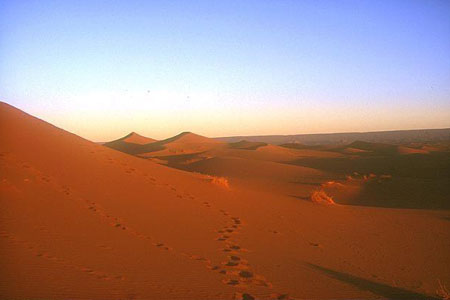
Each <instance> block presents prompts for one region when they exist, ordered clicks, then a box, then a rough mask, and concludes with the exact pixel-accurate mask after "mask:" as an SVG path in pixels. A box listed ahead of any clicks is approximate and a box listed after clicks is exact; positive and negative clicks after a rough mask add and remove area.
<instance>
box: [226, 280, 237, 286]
mask: <svg viewBox="0 0 450 300" xmlns="http://www.w3.org/2000/svg"><path fill="white" fill-rule="evenodd" d="M226 284H228V285H238V284H239V280H236V279H229V280H227V281H226Z"/></svg>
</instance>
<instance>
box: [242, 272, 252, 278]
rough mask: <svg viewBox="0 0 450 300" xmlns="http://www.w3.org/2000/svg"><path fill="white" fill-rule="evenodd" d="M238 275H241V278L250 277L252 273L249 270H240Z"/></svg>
mask: <svg viewBox="0 0 450 300" xmlns="http://www.w3.org/2000/svg"><path fill="white" fill-rule="evenodd" d="M239 276H241V277H243V278H252V277H253V273H252V272H250V271H240V272H239Z"/></svg>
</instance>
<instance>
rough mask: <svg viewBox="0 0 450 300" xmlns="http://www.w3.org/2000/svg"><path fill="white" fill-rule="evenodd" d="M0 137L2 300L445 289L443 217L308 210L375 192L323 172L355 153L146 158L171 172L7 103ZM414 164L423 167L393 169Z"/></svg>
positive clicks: (411, 295)
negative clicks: (316, 197)
mask: <svg viewBox="0 0 450 300" xmlns="http://www.w3.org/2000/svg"><path fill="white" fill-rule="evenodd" d="M0 125H1V127H0V129H1V134H0V168H1V172H0V201H1V208H2V210H1V214H0V217H1V219H0V225H1V231H0V241H1V242H0V257H1V261H0V263H1V278H2V280H1V281H0V298H2V299H349V298H352V299H379V298H401V299H433V298H437V297H438V296H437V294H436V291H437V290H438V289H439V285H440V284H441V285H443V286H447V287H448V286H450V272H449V268H448V266H449V265H450V254H449V253H450V223H449V219H450V214H449V211H448V210H443V209H441V210H425V209H420V210H419V209H417V210H410V209H402V208H399V207H400V206H399V207H397V208H375V207H371V206H347V205H320V204H316V203H313V202H311V201H310V198H309V195H310V194H311V193H312V192H314V191H317V190H327V189H328V190H327V191H328V192H330V193H331V192H333V191H336V189H333V188H332V187H333V183H330V181H332V180H335V181H336V182H338V181H339V182H340V183H341V184H342V185H343V186H345V184H347V186H349V187H352V188H353V187H354V186H356V187H355V188H354V189H355V190H356V191H359V190H358V188H359V186H360V184H364V183H365V182H369V180H368V179H367V180H366V181H364V180H365V179H364V178H363V177H362V175H360V177H361V178H360V177H358V178H356V177H355V178H354V182H356V183H354V182H352V184H350V183H348V180H350V179H348V178H347V179H345V174H347V173H348V172H347V171H349V170H350V169H351V168H350V167H349V165H350V166H351V164H345V165H344V167H342V166H340V165H338V166H335V167H330V168H327V167H326V166H327V165H326V164H325V167H324V164H323V162H324V161H329V160H333V161H334V160H342V159H348V160H349V161H353V160H354V159H355V158H354V156H356V159H359V158H361V157H360V156H358V155H355V154H353V153H352V154H350V155H349V157H347V156H344V157H343V155H347V154H342V153H341V152H328V151H324V152H326V153H325V154H323V153H322V154H319V153H315V152H308V155H306V154H305V153H304V155H303V156H302V152H301V151H302V150H295V149H279V148H277V147H272V146H263V147H257V148H256V149H254V150H253V149H235V148H230V147H228V145H227V144H225V143H218V142H216V141H211V140H209V139H207V138H204V137H199V136H197V135H194V134H191V133H183V134H181V135H180V136H178V137H176V138H172V139H169V140H165V141H162V142H153V143H150V144H148V143H145V142H144V143H143V144H142V145H144V146H145V145H152V144H155V143H159V144H157V145H159V146H161V147H160V148H159V150H158V151H159V153H158V154H157V155H159V156H160V157H161V158H164V157H166V156H169V155H171V156H172V158H171V159H172V162H173V166H175V167H178V168H183V169H185V170H179V169H175V168H170V167H167V166H163V165H159V164H156V163H153V162H151V161H149V160H146V159H142V158H141V157H135V156H133V155H129V154H126V153H122V152H120V151H117V150H114V149H110V148H108V147H105V146H102V145H98V144H95V143H93V142H90V141H87V140H84V139H82V138H80V137H78V136H76V135H73V134H71V133H68V132H66V131H64V130H62V129H59V128H56V127H54V126H52V125H50V124H48V123H46V122H44V121H42V120H39V119H36V118H34V117H32V116H30V115H27V114H25V113H23V112H21V111H20V110H18V109H16V108H14V107H11V106H9V105H7V104H5V103H1V104H0ZM135 144H139V143H135ZM155 149H156V148H155ZM285 150H286V151H285ZM140 151H141V150H139V151H138V152H139V153H137V154H142V153H148V152H145V151H144V152H140ZM297 151H298V152H297ZM308 151H309V150H308ZM150 152H153V153H157V151H150ZM318 152H320V151H318ZM244 153H245V154H244ZM251 153H254V154H255V158H252V157H251ZM261 153H262V154H261ZM330 153H331V154H330ZM183 155H184V156H183ZM189 155H191V156H190V157H189ZM361 155H362V154H361ZM416 155H424V156H425V155H428V156H426V157H429V155H430V154H420V153H419V154H411V155H399V156H400V157H402V158H406V159H413V158H414V157H415V156H416ZM436 155H440V156H439V159H444V158H443V157H446V156H445V154H442V153H440V154H436ZM176 156H182V158H180V159H179V160H178V161H176V160H175V158H174V157H176ZM186 156H188V157H186ZM436 157H437V156H436ZM362 158H365V157H362ZM369 158H370V159H372V156H370V157H369ZM436 159H437V158H436ZM438 161H439V162H442V160H438ZM286 162H288V163H286ZM332 165H333V164H332ZM349 168H350V169H349ZM414 170H416V171H418V169H417V168H415V169H414ZM440 170H441V174H445V173H442V172H445V169H443V168H441V169H440ZM190 171H195V172H190ZM200 173H208V174H209V175H217V176H225V177H227V179H228V180H229V184H228V185H223V184H220V182H221V181H220V180H219V181H217V180H214V177H211V176H206V175H202V174H200ZM397 174H398V173H394V174H391V175H392V176H393V177H392V178H395V176H396V175H397ZM386 180H387V179H386ZM444 180H445V177H444ZM439 282H440V284H439Z"/></svg>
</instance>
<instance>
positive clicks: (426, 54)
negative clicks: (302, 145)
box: [0, 0, 450, 141]
mask: <svg viewBox="0 0 450 300" xmlns="http://www.w3.org/2000/svg"><path fill="white" fill-rule="evenodd" d="M0 100H1V101H4V102H7V103H9V104H11V105H14V106H16V107H18V108H20V109H22V110H24V111H26V112H27V113H29V114H32V115H34V116H37V117H39V118H41V119H43V120H45V121H47V122H50V123H52V124H54V125H56V126H58V127H61V128H63V129H65V130H68V131H71V132H73V133H76V134H78V135H80V136H82V137H85V138H87V139H90V140H93V141H108V140H113V139H116V138H119V137H121V136H123V135H125V134H127V133H129V132H131V131H135V132H138V133H140V134H142V135H145V136H149V137H152V138H156V139H163V138H167V137H170V136H173V135H175V134H178V133H180V132H182V131H192V132H195V133H198V134H201V135H205V136H210V137H218V136H232V135H263V134H300V133H325V132H327V133H329V132H349V131H379V130H394V129H417V128H444V127H450V1H448V0H442V1H438V0H422V1H416V0H405V1H402V0H384V1H383V0H377V1H373V0H367V1H365V0H355V1H350V0H342V1H325V0H323V1H321V0H311V1H302V0H294V1H288V0H273V1H263V0H257V1H251V0H247V1H242V0H237V1H233V0H226V1H214V0H205V1H186V0H184V1H133V0H129V1H97V0H89V1H83V0H80V1H47V0H39V1H26V0H23V1H19V0H12V1H5V0H0Z"/></svg>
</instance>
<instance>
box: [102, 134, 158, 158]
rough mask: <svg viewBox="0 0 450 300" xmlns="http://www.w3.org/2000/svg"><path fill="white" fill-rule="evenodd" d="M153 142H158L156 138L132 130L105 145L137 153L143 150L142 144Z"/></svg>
mask: <svg viewBox="0 0 450 300" xmlns="http://www.w3.org/2000/svg"><path fill="white" fill-rule="evenodd" d="M153 142H156V140H154V139H152V138H148V137H145V136H142V135H139V134H137V133H136V132H131V133H129V134H127V135H126V136H124V137H122V138H120V139H117V140H114V141H111V142H107V143H104V144H103V145H104V146H106V147H109V148H112V149H115V150H119V151H121V152H125V153H128V154H135V153H139V151H141V148H142V145H145V144H150V143H153Z"/></svg>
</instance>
